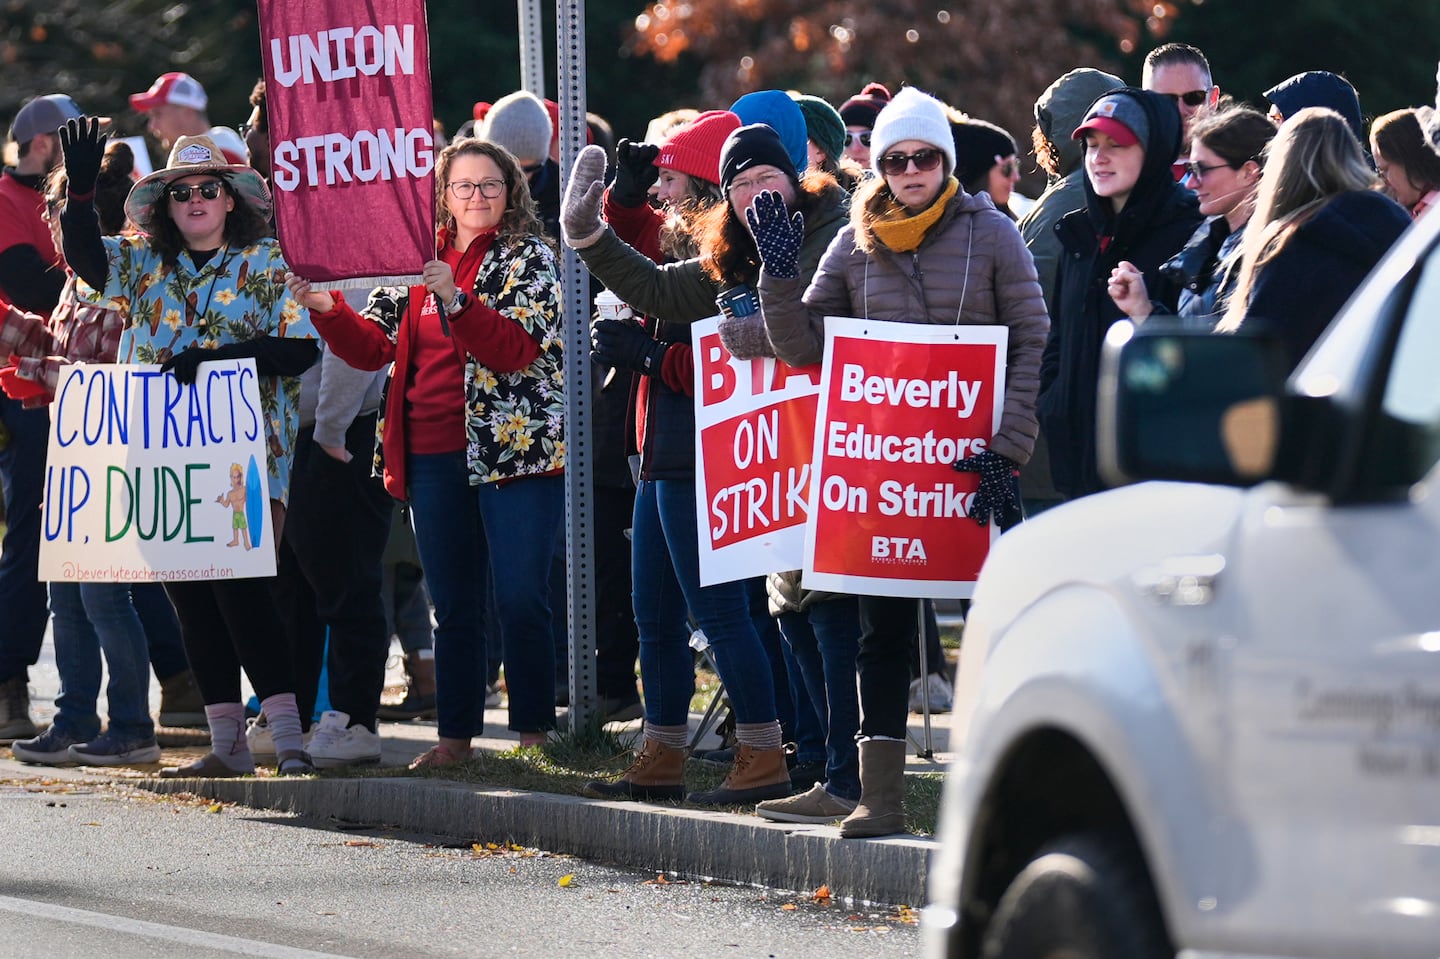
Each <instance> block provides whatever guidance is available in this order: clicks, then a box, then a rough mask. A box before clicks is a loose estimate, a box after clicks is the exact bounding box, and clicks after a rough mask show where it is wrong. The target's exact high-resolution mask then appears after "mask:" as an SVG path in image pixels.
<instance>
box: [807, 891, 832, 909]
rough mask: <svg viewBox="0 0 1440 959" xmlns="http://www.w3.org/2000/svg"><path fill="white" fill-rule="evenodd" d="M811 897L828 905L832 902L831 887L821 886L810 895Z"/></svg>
mask: <svg viewBox="0 0 1440 959" xmlns="http://www.w3.org/2000/svg"><path fill="white" fill-rule="evenodd" d="M810 898H811V899H813V900H815V901H816V902H818V903H821V904H822V905H827V906H828V905H829V904H830V887H829V886H821V887H820V888H819V889H816V890H815V892H814V893H813V894H812V895H811V896H810Z"/></svg>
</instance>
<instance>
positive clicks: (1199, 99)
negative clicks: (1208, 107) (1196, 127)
mask: <svg viewBox="0 0 1440 959" xmlns="http://www.w3.org/2000/svg"><path fill="white" fill-rule="evenodd" d="M1165 95H1166V96H1167V97H1169V98H1170V99H1172V100H1174V101H1175V102H1176V103H1184V104H1185V105H1186V106H1187V107H1198V106H1200V105H1201V104H1203V103H1204V102H1205V101H1206V100H1208V99H1210V91H1209V90H1190V91H1188V92H1186V93H1167V94H1165Z"/></svg>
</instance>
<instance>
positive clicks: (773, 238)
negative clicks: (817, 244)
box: [745, 190, 805, 280]
mask: <svg viewBox="0 0 1440 959" xmlns="http://www.w3.org/2000/svg"><path fill="white" fill-rule="evenodd" d="M745 222H746V223H748V224H750V235H751V236H753V237H754V238H755V248H756V249H758V250H759V251H760V263H761V265H762V266H764V268H765V272H766V273H769V274H770V275H771V276H773V277H777V278H779V279H785V280H789V279H794V278H795V277H797V276H799V275H800V246H801V244H803V243H804V242H805V214H803V213H801V212H800V211H799V210H796V211H795V212H794V213H790V212H789V211H788V210H787V209H786V208H785V198H784V197H782V196H781V195H780V194H779V193H777V192H775V191H774V190H766V191H765V192H763V193H760V194H758V195H756V197H755V199H754V200H753V201H751V203H750V206H749V208H748V209H747V210H746V211H745Z"/></svg>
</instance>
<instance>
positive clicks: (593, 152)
mask: <svg viewBox="0 0 1440 959" xmlns="http://www.w3.org/2000/svg"><path fill="white" fill-rule="evenodd" d="M604 197H605V149H604V147H598V146H594V145H593V144H592V145H591V146H587V147H586V148H585V149H583V150H581V151H580V155H579V156H578V157H576V158H575V166H574V167H572V168H571V170H570V182H569V183H568V184H566V186H565V199H564V201H563V202H562V203H561V205H560V229H561V231H562V232H563V233H564V234H565V244H566V245H567V246H569V247H571V248H572V249H576V250H583V249H584V248H585V247H587V246H590V245H592V244H594V243H595V241H596V240H599V239H600V235H601V234H602V233H604V232H605V224H604V223H602V222H601V221H600V204H601V202H602V201H603V199H604Z"/></svg>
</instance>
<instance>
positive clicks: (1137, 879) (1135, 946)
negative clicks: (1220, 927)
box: [981, 834, 1175, 959]
mask: <svg viewBox="0 0 1440 959" xmlns="http://www.w3.org/2000/svg"><path fill="white" fill-rule="evenodd" d="M981 955H982V956H983V959H1174V956H1175V950H1174V948H1173V947H1172V946H1171V945H1170V941H1169V937H1168V936H1167V935H1166V933H1165V924H1164V921H1163V920H1162V918H1161V916H1160V907H1159V903H1158V902H1156V899H1155V893H1154V890H1153V888H1152V887H1151V884H1150V881H1149V879H1148V877H1147V876H1146V874H1145V870H1144V868H1143V867H1142V866H1141V864H1140V862H1139V858H1138V856H1136V855H1134V854H1132V853H1130V852H1129V850H1128V849H1126V847H1125V845H1124V844H1122V843H1120V842H1118V841H1114V840H1107V839H1102V838H1100V837H1098V836H1094V835H1089V834H1087V835H1076V836H1065V837H1062V838H1060V839H1058V840H1055V841H1053V842H1050V843H1048V844H1047V845H1045V846H1043V847H1041V849H1040V851H1039V852H1038V853H1036V854H1035V856H1034V858H1032V859H1031V860H1030V862H1029V863H1028V864H1026V866H1025V868H1024V869H1022V870H1020V873H1019V875H1017V876H1016V877H1015V879H1014V880H1013V881H1012V882H1011V883H1010V885H1009V887H1008V888H1007V889H1006V890H1005V893H1004V895H1002V896H1001V897H1000V903H999V905H998V906H996V909H995V915H994V918H993V919H991V921H990V923H989V925H988V926H987V928H986V931H985V937H984V946H983V948H982V950H981Z"/></svg>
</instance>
